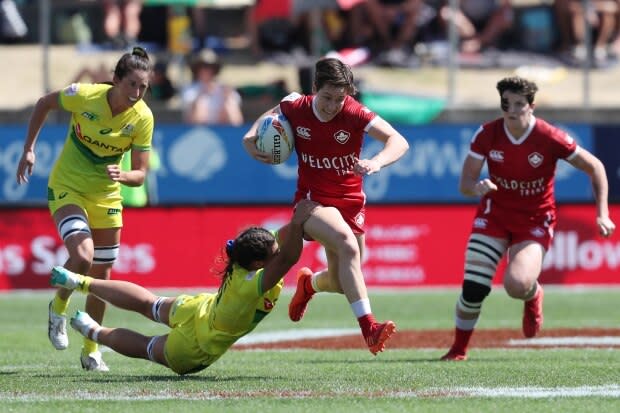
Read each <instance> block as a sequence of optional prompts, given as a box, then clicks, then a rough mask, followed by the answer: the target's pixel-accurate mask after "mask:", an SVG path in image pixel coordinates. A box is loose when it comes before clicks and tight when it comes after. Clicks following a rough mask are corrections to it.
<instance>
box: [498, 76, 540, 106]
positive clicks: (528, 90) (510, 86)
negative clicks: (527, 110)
mask: <svg viewBox="0 0 620 413" xmlns="http://www.w3.org/2000/svg"><path fill="white" fill-rule="evenodd" d="M497 91H498V92H499V96H500V98H501V97H502V96H503V95H504V92H505V91H510V92H513V93H516V94H518V95H522V96H525V99H527V102H528V103H529V104H530V105H531V104H532V103H534V98H535V96H536V92H538V86H536V83H534V82H531V81H529V80H527V79H524V78H522V77H519V76H513V77H506V78H504V79H502V80H500V81H499V82H497Z"/></svg>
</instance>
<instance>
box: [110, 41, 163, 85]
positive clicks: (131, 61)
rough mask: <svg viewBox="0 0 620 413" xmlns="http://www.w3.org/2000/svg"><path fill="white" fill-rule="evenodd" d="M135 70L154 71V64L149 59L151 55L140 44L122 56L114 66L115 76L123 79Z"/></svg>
mask: <svg viewBox="0 0 620 413" xmlns="http://www.w3.org/2000/svg"><path fill="white" fill-rule="evenodd" d="M134 70H144V71H146V72H152V71H153V64H152V63H151V60H150V59H149V55H148V54H147V53H146V50H144V49H143V48H142V47H139V46H136V47H134V48H133V50H132V51H131V53H125V54H124V55H123V56H121V58H120V60H119V61H118V63H116V67H115V68H114V76H116V77H117V78H119V79H122V78H124V77H125V76H127V75H128V74H129V73H131V72H133V71H134Z"/></svg>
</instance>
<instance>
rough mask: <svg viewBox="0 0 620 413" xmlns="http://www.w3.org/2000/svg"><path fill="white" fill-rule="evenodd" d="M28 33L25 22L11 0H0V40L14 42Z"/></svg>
mask: <svg viewBox="0 0 620 413" xmlns="http://www.w3.org/2000/svg"><path fill="white" fill-rule="evenodd" d="M27 34H28V27H27V26H26V22H24V19H23V18H22V16H21V14H20V13H19V9H18V8H17V5H16V4H15V2H14V1H13V0H0V40H1V41H2V42H4V41H7V42H15V41H18V40H21V39H23V38H24V37H26V35H27Z"/></svg>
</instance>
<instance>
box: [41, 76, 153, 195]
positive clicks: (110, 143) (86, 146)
mask: <svg viewBox="0 0 620 413" xmlns="http://www.w3.org/2000/svg"><path fill="white" fill-rule="evenodd" d="M111 87H112V86H110V85H108V84H85V83H74V84H72V85H70V86H68V87H66V88H65V89H64V90H62V91H61V92H60V98H59V99H60V105H61V107H62V108H63V109H65V110H66V111H68V112H71V113H72V115H71V123H70V124H69V131H68V133H67V139H66V141H65V145H64V147H63V150H62V152H61V153H60V157H59V158H58V160H57V161H56V164H55V165H54V168H53V169H52V172H51V174H50V178H49V180H50V187H55V186H57V185H62V186H65V187H68V188H71V189H73V190H75V191H76V192H80V193H89V194H97V193H110V192H117V191H120V184H119V183H118V182H114V181H112V180H111V179H110V178H109V177H108V175H107V172H106V165H110V164H119V163H120V162H121V159H122V157H123V154H124V153H125V152H127V151H128V150H130V149H133V150H138V151H149V150H150V149H151V140H152V137H153V124H154V121H153V113H152V112H151V110H150V109H149V107H148V106H147V104H146V103H145V102H144V101H143V100H139V101H138V102H136V104H135V105H133V106H132V107H130V108H129V109H127V110H125V111H124V112H123V113H119V114H118V115H116V116H114V117H113V116H112V112H111V110H110V106H109V104H108V99H107V93H108V91H109V89H110V88H111Z"/></svg>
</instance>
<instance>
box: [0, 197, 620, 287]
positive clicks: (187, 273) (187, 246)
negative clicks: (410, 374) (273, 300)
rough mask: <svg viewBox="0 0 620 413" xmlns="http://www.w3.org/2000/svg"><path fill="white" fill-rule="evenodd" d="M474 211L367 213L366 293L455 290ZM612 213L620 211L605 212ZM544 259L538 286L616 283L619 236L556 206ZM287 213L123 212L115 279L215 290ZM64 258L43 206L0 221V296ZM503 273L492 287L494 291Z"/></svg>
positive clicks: (313, 246)
mask: <svg viewBox="0 0 620 413" xmlns="http://www.w3.org/2000/svg"><path fill="white" fill-rule="evenodd" d="M473 215H474V207H473V205H453V206H447V205H429V206H402V205H401V206H380V205H371V206H370V207H369V208H368V214H367V219H368V221H367V226H366V231H367V232H366V246H367V248H366V251H365V258H364V263H363V270H364V276H365V279H366V283H367V285H368V286H369V287H422V286H424V287H426V286H459V285H460V284H461V282H462V277H463V260H464V254H465V246H466V243H467V238H468V236H469V230H470V227H471V224H472V222H471V221H472V219H473ZM611 215H612V217H619V216H620V206H619V205H614V206H612V209H611ZM558 216H559V225H558V227H557V231H556V236H555V239H554V243H553V246H552V248H551V249H550V251H549V253H548V254H547V257H546V260H545V265H544V271H543V274H542V276H541V281H542V282H543V283H553V284H590V285H596V284H618V283H620V277H619V276H618V274H619V273H620V271H619V270H620V237H619V236H618V235H614V236H613V237H612V238H610V239H603V238H601V237H600V236H598V235H597V234H596V228H595V208H594V206H593V205H564V206H561V207H560V209H559V212H558ZM289 217H290V209H289V208H287V207H206V208H205V207H201V208H193V207H174V208H144V209H126V210H125V211H124V228H123V234H122V242H121V250H120V256H119V259H118V260H117V262H116V264H115V266H114V272H113V278H116V279H124V280H129V281H133V282H137V283H139V284H141V285H143V286H145V287H178V288H209V289H210V288H216V287H217V286H218V285H219V280H220V279H219V277H218V274H217V269H221V268H222V261H221V258H222V253H223V246H224V245H225V242H226V240H228V239H230V238H234V237H235V235H236V234H237V233H238V232H239V231H241V230H242V229H245V228H247V227H248V226H252V225H258V226H264V227H266V228H269V229H277V228H279V227H280V226H282V225H283V224H284V223H286V222H288V220H289ZM66 258H67V253H66V250H65V248H64V246H63V245H62V243H61V242H60V241H59V237H58V235H57V233H56V229H55V227H54V225H53V223H52V220H51V218H50V216H49V213H48V211H47V210H45V209H4V210H3V211H2V214H0V290H11V289H21V288H29V289H31V288H49V284H48V280H49V272H50V270H51V268H52V267H53V266H54V265H62V264H63V263H64V262H65V260H66ZM325 265H326V260H325V253H324V251H323V249H322V248H321V247H320V246H319V244H318V243H316V242H306V243H305V246H304V252H303V255H302V257H301V259H300V260H299V262H298V264H297V265H296V266H295V267H294V269H293V270H292V271H291V272H290V273H289V274H288V276H287V278H286V284H287V285H289V286H293V285H294V283H295V272H296V270H297V269H299V268H301V267H302V266H308V267H310V268H312V269H313V270H315V271H317V270H321V269H323V268H325ZM501 281H502V277H501V268H500V271H499V273H498V275H497V276H496V277H495V280H494V282H495V283H496V284H501Z"/></svg>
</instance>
